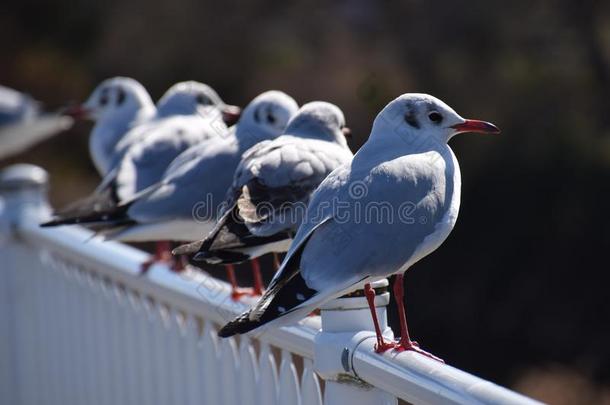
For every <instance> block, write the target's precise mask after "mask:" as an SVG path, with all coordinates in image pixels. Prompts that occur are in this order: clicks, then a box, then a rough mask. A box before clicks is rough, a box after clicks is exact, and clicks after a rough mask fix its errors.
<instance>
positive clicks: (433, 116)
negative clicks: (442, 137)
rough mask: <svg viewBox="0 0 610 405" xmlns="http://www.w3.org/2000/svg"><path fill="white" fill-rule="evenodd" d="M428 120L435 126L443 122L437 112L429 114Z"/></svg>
mask: <svg viewBox="0 0 610 405" xmlns="http://www.w3.org/2000/svg"><path fill="white" fill-rule="evenodd" d="M428 118H429V119H430V121H432V122H434V123H435V124H440V122H441V121H442V120H443V116H442V115H441V113H439V112H438V111H432V112H431V113H430V114H428Z"/></svg>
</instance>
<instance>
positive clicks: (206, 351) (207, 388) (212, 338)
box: [199, 321, 221, 404]
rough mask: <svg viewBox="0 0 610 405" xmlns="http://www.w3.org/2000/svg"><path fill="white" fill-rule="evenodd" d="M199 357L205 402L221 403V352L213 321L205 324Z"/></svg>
mask: <svg viewBox="0 0 610 405" xmlns="http://www.w3.org/2000/svg"><path fill="white" fill-rule="evenodd" d="M199 352H200V353H201V355H200V356H199V359H200V361H201V364H202V369H203V378H204V381H203V403H205V404H219V403H220V401H221V398H220V384H219V375H218V372H219V369H220V361H221V358H220V353H219V345H218V342H217V338H216V329H215V328H214V325H212V322H210V321H206V322H205V323H204V325H203V332H202V338H201V343H200V344H199Z"/></svg>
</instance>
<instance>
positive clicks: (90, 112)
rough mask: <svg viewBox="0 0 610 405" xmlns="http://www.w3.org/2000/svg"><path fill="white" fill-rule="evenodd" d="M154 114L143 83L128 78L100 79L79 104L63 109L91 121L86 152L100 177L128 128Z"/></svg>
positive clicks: (106, 171) (110, 163)
mask: <svg viewBox="0 0 610 405" xmlns="http://www.w3.org/2000/svg"><path fill="white" fill-rule="evenodd" d="M155 113H156V108H155V105H154V104H153V101H152V99H151V98H150V95H149V94H148V92H147V91H146V89H145V88H144V86H142V85H141V84H140V83H139V82H137V81H136V80H134V79H131V78H128V77H114V78H111V79H106V80H104V81H103V82H101V83H100V84H99V85H98V86H97V87H96V88H95V89H94V90H93V93H91V95H90V96H89V98H88V99H87V101H85V102H84V103H83V104H82V105H78V106H72V107H69V108H67V109H66V110H65V111H64V114H65V115H68V116H70V117H73V118H76V119H85V118H87V119H92V120H94V121H95V126H94V127H93V130H92V131H91V135H90V137H89V153H90V154H91V158H92V160H93V164H94V165H95V167H96V169H97V171H98V172H99V173H100V175H101V176H102V177H103V176H105V175H106V174H107V173H108V172H109V171H110V169H111V168H112V162H113V157H114V152H115V147H116V146H117V144H118V142H119V141H120V140H121V139H122V137H123V136H124V135H126V133H127V132H128V131H129V130H130V129H131V128H133V127H135V126H138V125H140V124H142V123H144V122H147V121H149V120H150V119H152V118H153V117H154V116H155Z"/></svg>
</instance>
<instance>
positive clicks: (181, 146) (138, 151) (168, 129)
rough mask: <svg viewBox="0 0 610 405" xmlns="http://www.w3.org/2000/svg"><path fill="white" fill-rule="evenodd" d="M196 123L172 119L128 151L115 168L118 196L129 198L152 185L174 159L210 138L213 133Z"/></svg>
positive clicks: (204, 124) (202, 124)
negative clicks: (116, 170)
mask: <svg viewBox="0 0 610 405" xmlns="http://www.w3.org/2000/svg"><path fill="white" fill-rule="evenodd" d="M199 121H201V122H197V121H196V120H192V119H191V120H186V119H182V120H173V121H171V122H169V125H165V126H163V127H160V128H158V129H157V130H156V131H154V132H153V133H151V134H150V135H149V136H148V137H147V138H146V139H145V140H143V141H142V142H140V143H137V144H134V145H133V146H132V147H131V148H129V150H128V151H127V153H126V154H125V156H124V157H123V159H122V161H121V164H120V166H119V168H118V175H117V184H118V191H119V195H121V196H124V195H127V196H128V195H133V194H134V193H136V192H138V191H140V190H143V189H144V188H146V187H148V186H150V185H151V184H154V183H156V182H157V181H159V180H160V179H161V177H162V176H163V173H165V170H166V169H167V168H168V166H169V165H170V164H171V163H172V162H173V161H174V159H175V158H176V157H177V156H179V155H180V154H181V153H182V152H184V151H186V150H187V149H189V148H190V147H192V146H194V145H198V144H199V143H201V142H203V141H206V140H208V139H210V138H211V137H212V136H213V135H214V134H213V132H212V131H211V128H210V126H209V124H208V123H207V122H206V121H204V120H203V119H200V120H199Z"/></svg>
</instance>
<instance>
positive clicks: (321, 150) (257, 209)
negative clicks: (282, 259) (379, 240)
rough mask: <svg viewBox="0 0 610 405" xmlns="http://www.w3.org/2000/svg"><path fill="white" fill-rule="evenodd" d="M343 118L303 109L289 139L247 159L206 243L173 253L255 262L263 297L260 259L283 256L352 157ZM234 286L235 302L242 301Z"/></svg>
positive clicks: (317, 106)
mask: <svg viewBox="0 0 610 405" xmlns="http://www.w3.org/2000/svg"><path fill="white" fill-rule="evenodd" d="M348 132H349V130H348V128H347V127H346V126H345V117H344V116H343V112H341V110H340V109H339V108H338V107H337V106H335V105H334V104H330V103H326V102H322V101H314V102H310V103H307V104H305V105H304V106H303V107H301V108H300V110H299V111H298V112H297V114H296V115H295V116H294V117H293V118H292V119H291V120H290V122H289V123H288V127H287V128H286V131H285V134H284V135H282V136H280V137H278V138H276V139H274V140H269V141H265V142H260V143H258V144H256V145H255V146H253V147H252V148H251V149H249V150H248V151H246V153H244V156H243V157H242V160H241V162H240V164H239V166H238V168H237V170H236V171H235V175H234V179H233V185H232V186H231V188H230V189H229V191H228V192H227V199H226V200H225V202H224V203H223V206H224V207H225V209H226V211H225V212H224V214H223V215H222V216H221V218H220V220H219V221H218V223H217V224H216V226H215V228H214V230H213V231H212V232H211V233H210V234H209V235H208V236H207V237H206V238H205V239H203V240H200V241H197V242H193V243H190V244H188V245H183V246H181V247H178V248H177V249H174V254H193V253H195V256H194V257H193V259H194V260H197V261H206V262H208V263H214V264H218V263H222V264H235V263H240V262H243V261H246V260H251V261H252V269H253V271H254V291H253V292H254V294H256V295H260V294H262V289H263V286H262V277H261V275H260V267H259V265H258V259H257V258H258V257H260V256H262V255H264V254H266V253H271V252H273V253H275V252H285V251H286V250H288V247H289V246H290V241H291V240H292V236H293V235H294V232H295V231H296V229H297V228H298V226H299V225H300V222H301V220H302V217H303V215H304V214H305V210H306V207H307V202H308V201H309V198H310V196H311V194H312V193H313V191H314V190H315V188H316V187H317V186H318V185H319V184H320V183H321V182H322V180H324V178H325V177H326V176H327V175H328V174H329V173H330V172H332V171H333V170H334V169H335V168H337V167H339V166H340V165H342V164H344V163H348V162H349V161H350V160H351V159H352V157H353V154H352V152H351V151H350V149H349V147H348V145H347V141H346V139H345V134H346V133H348ZM243 293H244V291H238V290H237V289H236V288H235V286H234V290H233V296H234V298H237V297H239V296H240V295H242V294H243Z"/></svg>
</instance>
